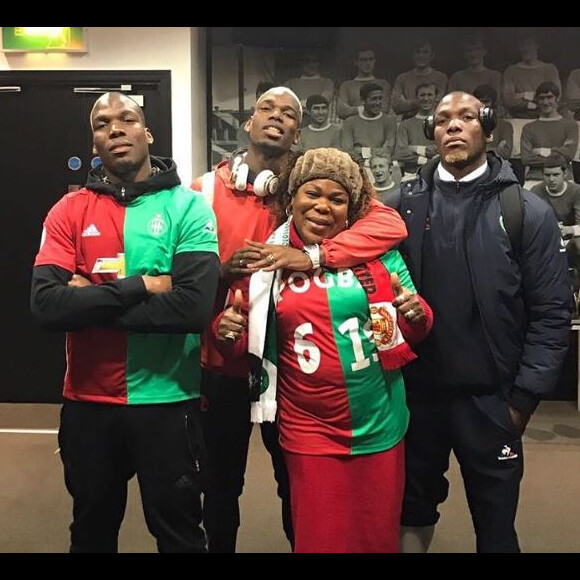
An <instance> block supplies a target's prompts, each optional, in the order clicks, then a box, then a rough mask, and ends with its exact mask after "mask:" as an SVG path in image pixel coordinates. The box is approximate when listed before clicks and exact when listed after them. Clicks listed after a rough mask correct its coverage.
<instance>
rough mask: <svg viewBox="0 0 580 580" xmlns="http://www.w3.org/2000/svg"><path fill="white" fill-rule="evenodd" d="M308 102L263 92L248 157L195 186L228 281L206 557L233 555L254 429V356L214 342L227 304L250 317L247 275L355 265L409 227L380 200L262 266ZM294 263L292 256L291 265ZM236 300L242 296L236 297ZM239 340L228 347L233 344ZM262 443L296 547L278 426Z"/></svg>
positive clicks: (213, 402) (266, 430)
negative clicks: (318, 239)
mask: <svg viewBox="0 0 580 580" xmlns="http://www.w3.org/2000/svg"><path fill="white" fill-rule="evenodd" d="M301 121H302V105H301V103H300V100H299V98H298V97H297V96H296V94H295V93H294V92H293V91H291V90H290V89H288V88H287V87H273V88H272V89H270V90H268V91H266V92H265V93H264V94H262V95H261V96H260V97H259V98H258V100H257V102H256V106H255V110H254V114H253V115H252V117H251V118H250V120H249V121H248V122H247V123H246V125H245V129H246V131H247V132H248V135H249V140H250V143H249V147H248V150H247V151H237V152H236V153H235V154H234V155H233V157H232V158H231V159H228V160H225V161H223V162H222V163H220V164H219V165H218V166H217V168H216V169H215V171H211V172H209V173H206V174H205V175H203V176H202V177H201V178H199V179H197V180H196V181H194V183H193V185H192V189H194V190H197V191H202V192H203V193H204V195H205V196H206V199H207V200H208V201H209V202H210V203H211V205H212V206H213V209H214V212H215V214H216V217H217V223H218V240H219V249H220V259H221V276H220V286H219V289H218V296H217V299H216V303H215V311H214V312H215V314H214V320H213V323H212V325H211V327H210V329H209V330H208V332H206V334H205V336H204V344H203V350H202V366H203V372H204V378H203V385H202V390H203V397H204V399H205V404H206V410H205V413H203V419H204V436H205V441H206V446H207V481H206V489H205V491H204V527H205V529H206V532H207V534H208V539H209V551H210V552H214V553H224V552H235V548H236V538H237V531H238V527H239V525H240V513H239V497H240V496H241V494H242V490H243V485H244V474H245V471H246V461H247V455H248V446H249V440H250V434H251V430H252V423H251V422H250V389H249V382H248V381H249V362H248V360H247V356H245V357H243V358H241V359H240V358H235V357H233V356H228V357H224V356H223V355H222V354H221V353H220V349H219V348H218V346H217V345H216V343H215V342H214V338H213V336H214V332H212V330H213V329H215V328H216V327H217V325H218V324H219V320H220V318H221V315H222V313H223V310H224V305H225V304H226V303H227V304H231V302H232V301H233V300H234V295H235V294H236V290H238V289H239V290H241V293H242V296H243V304H242V305H240V307H241V310H242V312H243V313H247V302H248V288H249V277H250V275H251V274H252V273H253V271H254V270H251V269H249V268H248V264H250V263H254V266H257V267H270V268H272V267H278V268H280V267H288V268H292V269H294V270H298V271H308V270H310V269H312V268H317V267H318V266H319V265H320V264H327V265H331V266H333V267H350V266H354V265H356V264H358V263H361V262H364V261H366V260H368V259H371V258H375V257H378V256H379V255H381V254H382V253H384V252H385V251H386V250H387V249H389V248H391V247H393V246H395V245H396V244H398V243H399V242H400V241H401V240H402V239H404V238H405V236H406V228H405V225H404V222H403V220H402V219H401V218H400V216H399V215H398V214H397V212H396V211H394V210H393V209H392V208H388V207H385V206H383V205H382V204H381V203H380V202H378V201H374V202H373V205H372V206H371V209H370V211H369V213H368V214H367V215H366V216H365V217H364V218H362V219H360V220H358V221H357V222H356V224H354V225H353V226H352V228H350V229H348V230H345V231H344V232H342V233H341V234H339V235H338V236H336V237H334V238H332V239H329V240H325V241H324V242H323V243H322V244H321V245H320V246H317V245H316V246H315V245H313V246H307V247H306V248H305V251H301V250H294V249H287V253H286V257H287V259H286V261H285V262H284V263H282V262H278V263H276V258H275V257H274V256H273V255H272V254H270V256H268V257H267V258H266V259H265V260H263V259H260V254H259V253H257V252H256V251H255V250H253V249H251V248H250V247H249V246H247V245H246V240H253V241H258V242H264V241H266V240H267V239H268V237H269V236H270V234H271V233H272V232H273V231H274V230H275V228H276V227H277V226H278V223H277V218H276V215H275V211H272V210H273V208H274V205H275V204H274V203H273V202H274V201H275V199H274V196H275V194H276V189H277V177H276V175H277V174H278V173H279V172H280V170H281V167H282V164H283V163H284V162H285V161H286V159H287V157H288V155H289V154H290V149H291V147H292V146H293V145H295V144H296V143H298V140H299V135H300V124H301ZM288 256H290V258H288ZM288 260H289V261H288ZM238 295H239V293H238ZM236 338H237V337H236V336H235V335H234V334H232V336H231V340H236ZM260 428H261V434H262V440H263V442H264V445H265V446H266V448H267V450H268V452H269V453H270V455H271V457H272V464H273V467H274V476H275V478H276V481H277V484H278V495H279V496H280V498H281V499H282V522H283V526H284V531H285V533H286V536H287V537H288V540H289V541H290V543H291V544H292V541H293V532H292V522H291V518H290V496H289V491H288V479H287V474H286V467H285V465H284V460H283V456H282V452H281V449H280V446H279V444H278V429H277V427H276V424H275V423H262V424H261V425H260Z"/></svg>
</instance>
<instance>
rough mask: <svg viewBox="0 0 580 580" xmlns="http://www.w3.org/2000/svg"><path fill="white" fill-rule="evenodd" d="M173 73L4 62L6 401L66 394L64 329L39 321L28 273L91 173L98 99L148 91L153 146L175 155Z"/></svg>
mask: <svg viewBox="0 0 580 580" xmlns="http://www.w3.org/2000/svg"><path fill="white" fill-rule="evenodd" d="M170 74H171V73H170V72H169V71H70V72H69V71H66V72H64V71H54V72H53V71H46V72H45V71H41V72H28V71H0V191H1V198H2V205H1V207H2V224H3V225H2V228H1V231H2V236H1V239H2V243H1V244H0V271H1V272H3V291H2V302H3V311H4V316H3V317H2V318H3V324H2V327H1V328H2V332H3V334H4V340H3V342H4V344H5V345H7V346H5V347H4V348H3V349H2V355H1V357H2V371H3V372H2V374H1V379H0V402H46V403H48V402H58V401H60V400H61V392H62V383H63V377H64V370H65V357H64V334H59V333H48V332H44V331H42V330H40V329H39V328H38V326H37V325H36V323H35V322H34V321H33V319H32V316H31V314H30V305H29V304H30V278H31V273H32V264H33V261H34V257H35V255H36V252H37V250H38V246H39V243H40V235H41V232H42V222H43V220H44V217H45V216H46V213H47V212H48V210H49V209H50V208H51V207H52V205H53V204H54V203H55V202H56V201H58V199H60V198H61V197H62V196H63V195H64V194H65V193H67V192H68V191H69V190H70V189H76V188H77V187H78V186H82V185H84V183H85V181H86V177H87V173H88V170H89V169H90V167H91V161H92V158H93V155H92V132H91V129H90V126H89V114H90V111H91V108H92V106H93V104H94V102H95V100H96V99H97V98H98V96H99V94H101V93H104V92H107V91H108V90H119V89H122V91H123V92H125V93H126V94H129V95H132V96H133V95H134V96H138V97H137V98H138V99H141V98H142V102H143V104H142V106H143V110H144V112H145V115H146V119H147V124H148V126H149V128H150V129H151V132H152V133H153V135H154V137H155V142H154V144H153V145H152V147H151V153H152V154H153V155H161V156H171V155H172V151H171V77H170ZM76 158H78V159H79V160H80V164H79V163H78V162H77V161H76ZM79 165H80V167H78V166H79Z"/></svg>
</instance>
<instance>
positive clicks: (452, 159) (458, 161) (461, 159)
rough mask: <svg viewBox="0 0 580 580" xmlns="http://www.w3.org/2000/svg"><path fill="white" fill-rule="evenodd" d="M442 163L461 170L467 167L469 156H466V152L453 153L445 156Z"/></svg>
mask: <svg viewBox="0 0 580 580" xmlns="http://www.w3.org/2000/svg"><path fill="white" fill-rule="evenodd" d="M443 161H445V163H447V164H448V165H453V167H457V168H458V169H463V168H464V167H467V166H468V165H469V155H468V154H467V151H455V152H453V153H448V154H447V155H445V157H444V158H443Z"/></svg>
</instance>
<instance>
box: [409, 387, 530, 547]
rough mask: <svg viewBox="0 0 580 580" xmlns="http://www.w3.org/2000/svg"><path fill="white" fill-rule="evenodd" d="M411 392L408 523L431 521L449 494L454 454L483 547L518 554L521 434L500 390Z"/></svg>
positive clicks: (521, 474) (521, 458)
mask: <svg viewBox="0 0 580 580" xmlns="http://www.w3.org/2000/svg"><path fill="white" fill-rule="evenodd" d="M434 391H435V392H433V391H431V392H430V393H429V394H426V393H422V392H416V391H413V390H412V389H410V390H409V391H408V405H409V409H410V412H411V422H410V425H409V430H408V432H407V435H406V437H405V450H406V462H407V466H406V485H405V498H404V502H403V516H402V524H403V525H404V526H432V525H434V524H435V523H436V522H437V520H438V519H439V513H438V511H437V506H438V505H439V504H440V503H442V502H444V501H445V499H446V498H447V495H448V491H449V483H448V481H447V479H446V478H445V473H446V472H447V470H448V468H449V457H450V454H451V451H453V452H454V454H455V456H456V458H457V461H458V463H459V466H460V468H461V475H462V477H463V483H464V486H465V492H466V496H467V503H468V505H469V510H470V512H471V517H472V520H473V525H474V528H475V534H476V541H477V551H478V552H507V553H510V552H519V551H520V549H519V545H518V539H517V535H516V531H515V525H514V522H515V517H516V510H517V505H518V499H519V490H520V482H521V479H522V476H523V470H524V457H523V452H522V441H521V436H520V434H519V433H518V431H517V429H516V427H515V425H514V424H513V422H512V420H511V417H510V414H509V408H508V405H507V403H506V402H505V400H504V399H503V398H502V397H501V396H500V395H496V394H491V395H479V396H452V395H444V394H441V392H440V391H438V390H436V389H435V390H434Z"/></svg>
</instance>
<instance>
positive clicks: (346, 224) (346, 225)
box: [344, 219, 348, 228]
mask: <svg viewBox="0 0 580 580" xmlns="http://www.w3.org/2000/svg"><path fill="white" fill-rule="evenodd" d="M344 227H345V228H348V219H346V220H344Z"/></svg>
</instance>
